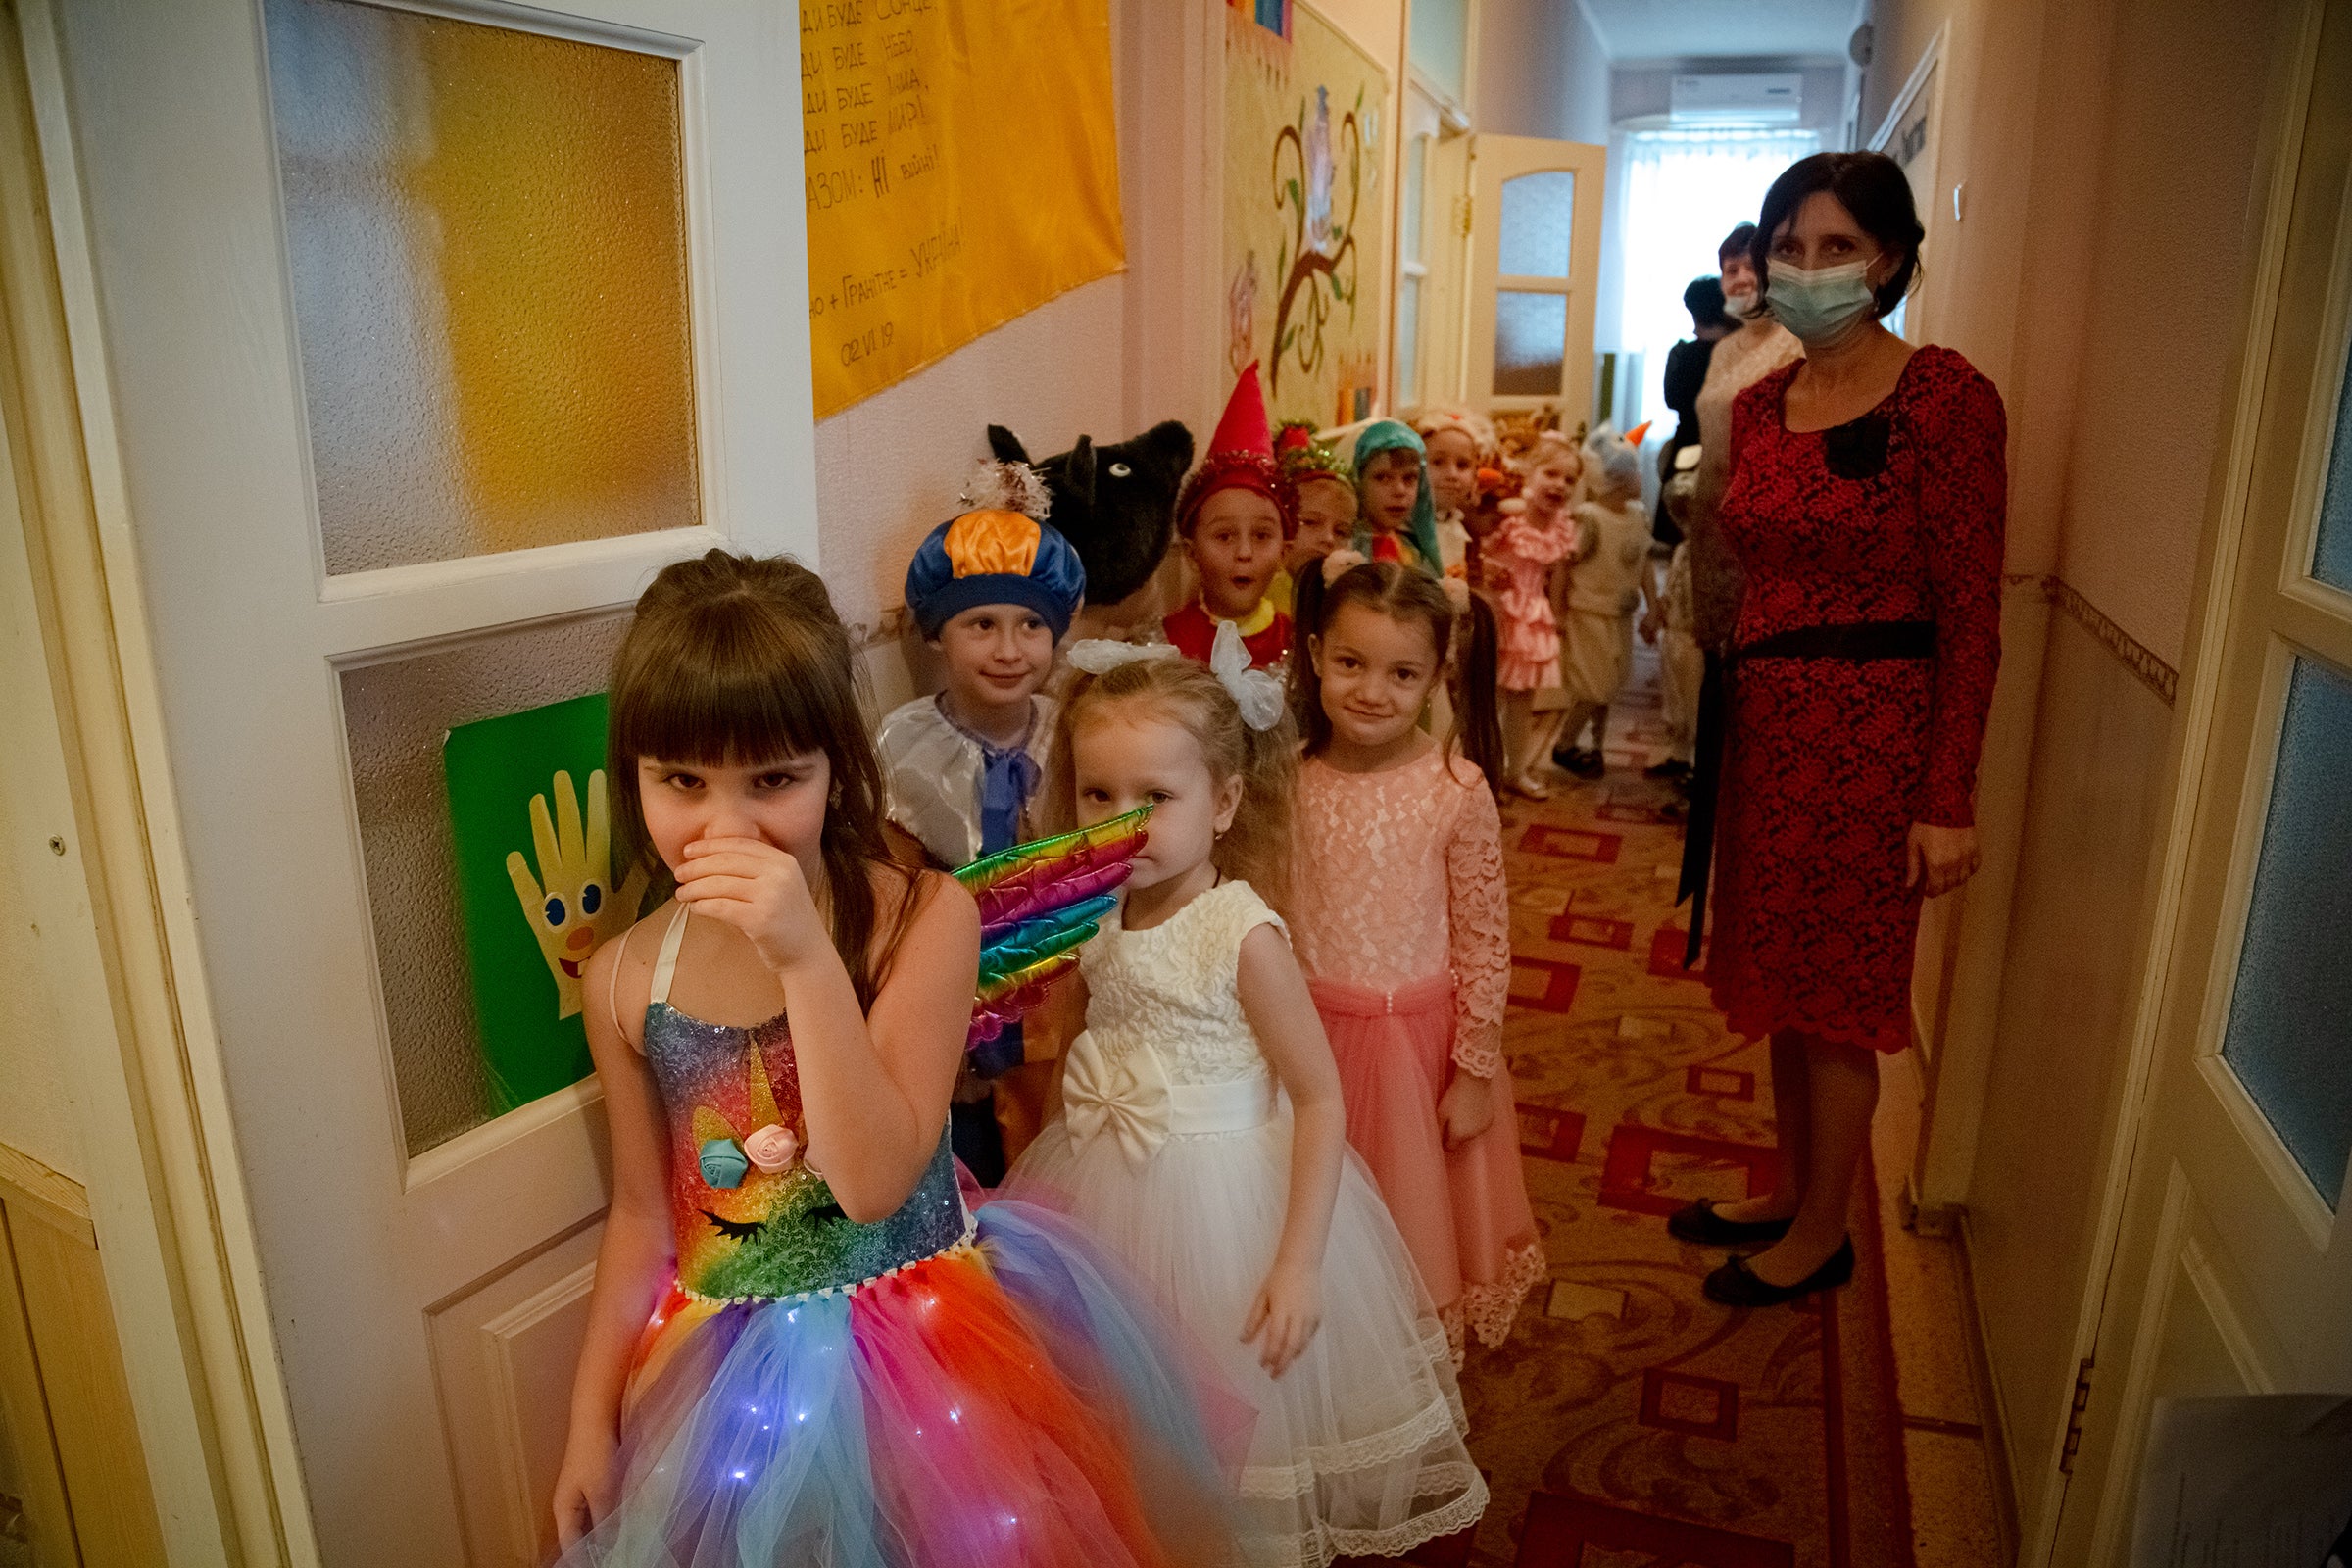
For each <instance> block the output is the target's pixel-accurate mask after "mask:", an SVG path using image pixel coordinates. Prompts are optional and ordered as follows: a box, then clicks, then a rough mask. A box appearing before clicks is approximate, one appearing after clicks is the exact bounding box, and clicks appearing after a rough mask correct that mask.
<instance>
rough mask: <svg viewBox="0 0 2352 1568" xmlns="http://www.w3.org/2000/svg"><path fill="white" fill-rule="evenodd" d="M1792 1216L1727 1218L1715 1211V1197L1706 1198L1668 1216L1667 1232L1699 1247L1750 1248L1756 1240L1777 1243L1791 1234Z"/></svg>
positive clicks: (1687, 1204)
mask: <svg viewBox="0 0 2352 1568" xmlns="http://www.w3.org/2000/svg"><path fill="white" fill-rule="evenodd" d="M1795 1223H1796V1222H1795V1221H1794V1220H1792V1219H1725V1218H1724V1217H1723V1216H1722V1215H1721V1214H1718V1213H1716V1212H1715V1200H1713V1199H1712V1198H1702V1199H1700V1200H1699V1201H1697V1202H1695V1203H1686V1204H1684V1205H1683V1206H1682V1207H1681V1208H1678V1209H1676V1210H1675V1211H1674V1212H1673V1213H1671V1214H1669V1215H1667V1216H1666V1234H1667V1235H1669V1236H1672V1237H1674V1238H1676V1239H1677V1240H1679V1241H1685V1242H1690V1243H1692V1244H1694V1245H1696V1246H1699V1247H1746V1246H1748V1245H1749V1244H1750V1243H1753V1242H1777V1241H1779V1240H1780V1239H1781V1238H1782V1237H1784V1236H1786V1235H1788V1234H1789V1226H1791V1225H1793V1224H1795Z"/></svg>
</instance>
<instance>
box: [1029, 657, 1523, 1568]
mask: <svg viewBox="0 0 2352 1568" xmlns="http://www.w3.org/2000/svg"><path fill="white" fill-rule="evenodd" d="M1218 643H1219V646H1218V647H1217V649H1216V650H1215V651H1214V653H1213V655H1212V659H1211V665H1210V667H1203V666H1201V664H1198V663H1195V662H1192V661H1189V660H1184V659H1178V658H1174V657H1168V656H1169V654H1170V653H1171V652H1172V651H1170V650H1166V649H1164V648H1132V647H1127V646H1124V645H1111V644H1097V643H1081V644H1079V645H1078V646H1077V647H1076V648H1074V649H1073V650H1072V652H1071V661H1072V662H1073V663H1075V664H1076V665H1078V667H1080V668H1081V669H1084V670H1087V671H1089V672H1090V674H1091V675H1092V678H1091V679H1085V680H1081V681H1080V682H1079V683H1078V684H1077V685H1076V686H1075V687H1074V688H1073V689H1072V691H1071V694H1070V697H1069V700H1068V704H1067V707H1066V708H1065V710H1064V713H1063V719H1062V725H1061V734H1062V746H1061V748H1060V750H1059V751H1058V753H1057V756H1058V758H1060V759H1061V760H1059V761H1057V764H1056V766H1057V770H1064V769H1066V778H1065V779H1057V781H1056V783H1057V787H1062V788H1067V789H1068V790H1069V791H1070V793H1071V795H1072V797H1073V799H1074V802H1075V807H1076V814H1077V816H1078V818H1079V820H1080V821H1081V822H1088V821H1100V820H1104V819H1107V818H1109V817H1111V816H1115V815H1118V814H1120V813H1121V812H1124V811H1127V810H1129V809H1133V808H1134V807H1136V806H1138V805H1141V804H1143V803H1145V802H1147V801H1150V802H1153V803H1155V804H1154V809H1153V814H1152V823H1151V838H1150V842H1149V843H1148V844H1147V845H1146V847H1145V849H1144V850H1143V852H1142V853H1141V854H1140V855H1139V856H1138V857H1137V859H1136V862H1135V870H1134V873H1133V875H1132V877H1131V879H1130V880H1129V882H1128V884H1127V889H1126V893H1125V902H1124V905H1123V907H1122V908H1121V909H1120V911H1119V912H1118V913H1116V914H1113V915H1110V916H1106V917H1105V918H1104V920H1103V929H1102V934H1101V935H1100V936H1098V937H1097V938H1096V939H1095V940H1094V941H1093V942H1092V943H1090V944H1089V945H1088V946H1087V948H1086V949H1085V950H1084V951H1083V953H1082V954H1081V956H1080V958H1079V973H1080V975H1081V976H1082V977H1083V979H1084V981H1085V984H1086V987H1087V1011H1086V1020H1087V1029H1086V1033H1084V1034H1082V1035H1080V1036H1079V1037H1078V1039H1077V1041H1076V1042H1074V1043H1073V1044H1072V1046H1071V1048H1070V1051H1069V1054H1068V1056H1067V1058H1066V1066H1065V1071H1064V1077H1063V1083H1062V1099H1063V1103H1064V1106H1065V1114H1064V1116H1063V1117H1062V1119H1060V1120H1057V1121H1055V1122H1053V1123H1051V1124H1050V1125H1048V1126H1047V1128H1046V1129H1045V1131H1044V1132H1043V1133H1041V1134H1040V1135H1039V1136H1038V1140H1037V1142H1036V1143H1034V1144H1032V1145H1031V1146H1030V1147H1029V1150H1028V1152H1026V1153H1025V1154H1023V1155H1022V1157H1021V1159H1020V1160H1019V1162H1018V1163H1017V1164H1016V1165H1015V1167H1014V1169H1013V1173H1012V1175H1011V1177H1010V1178H1009V1179H1008V1182H1007V1187H1008V1190H1010V1191H1016V1192H1022V1191H1028V1192H1038V1191H1042V1192H1046V1193H1052V1194H1055V1195H1058V1201H1059V1202H1060V1203H1061V1204H1063V1205H1066V1206H1067V1207H1068V1208H1069V1210H1070V1211H1071V1212H1072V1214H1073V1215H1074V1217H1075V1218H1077V1219H1078V1220H1080V1221H1081V1222H1082V1223H1084V1224H1086V1225H1087V1226H1088V1227H1089V1228H1090V1229H1091V1230H1092V1231H1093V1232H1094V1234H1095V1235H1096V1237H1097V1238H1098V1239H1100V1240H1101V1241H1103V1243H1105V1244H1106V1245H1108V1246H1109V1247H1110V1248H1111V1249H1112V1250H1114V1251H1116V1252H1118V1253H1121V1254H1122V1255H1123V1256H1124V1257H1125V1258H1126V1260H1127V1262H1128V1263H1129V1264H1130V1265H1131V1266H1132V1267H1133V1268H1134V1269H1135V1270H1136V1272H1137V1273H1138V1274H1139V1275H1140V1276H1141V1277H1142V1279H1143V1281H1144V1283H1145V1284H1146V1285H1148V1286H1149V1287H1151V1288H1152V1290H1154V1291H1155V1292H1156V1293H1157V1294H1158V1296H1159V1298H1160V1300H1161V1303H1162V1305H1163V1306H1165V1307H1166V1308H1167V1309H1169V1310H1170V1311H1171V1312H1172V1313H1174V1315H1175V1316H1176V1317H1177V1318H1178V1319H1179V1320H1180V1321H1181V1322H1182V1324H1183V1325H1184V1326H1185V1327H1186V1328H1187V1329H1188V1330H1189V1331H1190V1332H1191V1334H1192V1336H1193V1338H1194V1339H1195V1340H1197V1341H1198V1342H1199V1343H1200V1344H1201V1346H1202V1347H1203V1348H1205V1349H1206V1350H1207V1352H1208V1353H1209V1355H1210V1356H1211V1357H1212V1358H1214V1359H1215V1361H1216V1362H1217V1364H1218V1368H1219V1370H1220V1371H1221V1372H1222V1373H1223V1374H1224V1376H1225V1378H1226V1380H1227V1382H1228V1384H1229V1386H1230V1387H1231V1388H1232V1389H1233V1390H1234V1391H1235V1392H1236V1393H1238V1394H1239V1395H1240V1396H1241V1397H1243V1398H1244V1399H1245V1400H1247V1401H1248V1402H1249V1403H1250V1404H1251V1405H1252V1406H1253V1407H1254V1408H1255V1410H1256V1412H1257V1421H1256V1425H1255V1427H1254V1430H1253V1432H1252V1436H1251V1442H1250V1451H1249V1456H1248V1459H1247V1461H1246V1463H1245V1466H1244V1468H1243V1471H1242V1475H1241V1482H1240V1498H1239V1503H1238V1507H1239V1517H1238V1521H1237V1524H1238V1534H1239V1536H1240V1538H1241V1544H1242V1554H1243V1556H1244V1558H1245V1560H1246V1561H1248V1562H1249V1563H1250V1564H1251V1565H1252V1568H1321V1565H1323V1564H1325V1563H1328V1562H1329V1561H1330V1560H1331V1559H1332V1558H1333V1557H1335V1556H1341V1555H1380V1556H1400V1555H1402V1554H1403V1553H1404V1552H1406V1551H1409V1550H1411V1549H1412V1548H1413V1547H1414V1546H1416V1545H1418V1544H1421V1543H1423V1542H1425V1541H1428V1540H1430V1539H1432V1538H1435V1537H1438V1536H1443V1535H1449V1534H1452V1533H1454V1532H1456V1531H1460V1530H1463V1529H1466V1528H1468V1527H1469V1526H1470V1525H1472V1524H1474V1523H1475V1522H1476V1521H1477V1519H1478V1517H1479V1515H1480V1514H1481V1513H1482V1512H1483V1511H1484V1510H1485V1507H1486V1502H1487V1489H1486V1483H1485V1482H1484V1481H1483V1480H1482V1479H1481V1478H1480V1476H1479V1473H1478V1469H1477V1466H1476V1465H1475V1464H1473V1463H1472V1462H1471V1459H1470V1455H1469V1453H1468V1451H1467V1450H1466V1449H1465V1448H1464V1447H1463V1446H1462V1437H1461V1435H1462V1431H1463V1428H1464V1424H1465V1423H1464V1418H1463V1415H1462V1406H1461V1397H1460V1395H1459V1393H1458V1391H1457V1390H1456V1387H1455V1384H1454V1377H1453V1369H1452V1366H1451V1362H1450V1358H1449V1356H1448V1353H1447V1348H1446V1332H1445V1329H1444V1327H1443V1326H1442V1325H1441V1323H1440V1322H1439V1319H1438V1315H1437V1311H1436V1309H1435V1307H1434V1305H1433V1304H1432V1303H1431V1301H1430V1299H1429V1293H1428V1291H1427V1290H1426V1289H1425V1288H1424V1287H1423V1285H1422V1283H1421V1279H1420V1275H1419V1274H1418V1273H1417V1272H1416V1270H1415V1268H1414V1266H1413V1260H1412V1257H1411V1254H1410V1253H1408V1252H1407V1251H1406V1250H1405V1245H1404V1242H1403V1239H1402V1238H1401V1237H1400V1236H1398V1234H1397V1226H1396V1224H1395V1222H1394V1221H1392V1220H1391V1219H1390V1217H1389V1213H1388V1210H1387V1209H1386V1208H1385V1207H1384V1206H1382V1203H1381V1200H1380V1195H1379V1194H1378V1192H1377V1191H1376V1190H1375V1189H1374V1188H1373V1185H1372V1183H1371V1181H1370V1179H1369V1178H1368V1177H1367V1175H1366V1174H1365V1171H1364V1167H1363V1164H1362V1162H1361V1161H1360V1160H1358V1159H1356V1158H1355V1157H1353V1156H1352V1155H1351V1154H1349V1153H1348V1149H1347V1131H1346V1119H1345V1110H1344V1108H1343V1103H1342V1100H1341V1094H1340V1086H1339V1077H1338V1072H1337V1069H1336V1068H1335V1067H1334V1065H1333V1062H1332V1055H1331V1048H1330V1046H1329V1044H1328V1043H1327V1042H1326V1040H1325V1038H1324V1034H1323V1028H1322V1024H1321V1022H1320V1021H1319V1019H1318V1018H1317V1016H1316V1013H1315V1008H1314V1003H1313V1000H1312V998H1311V997H1310V996H1309V995H1308V992H1307V988H1306V981H1305V979H1304V977H1303V976H1302V975H1301V974H1300V972H1299V964H1298V961H1297V960H1296V959H1295V958H1294V957H1292V956H1291V950H1290V947H1289V944H1288V942H1287V941H1286V940H1285V934H1286V928H1285V927H1284V925H1283V922H1282V918H1281V916H1280V915H1278V914H1277V913H1275V911H1274V910H1273V909H1272V908H1271V907H1268V905H1267V903H1266V901H1265V900H1264V899H1262V898H1261V897H1259V895H1258V892H1257V891H1256V889H1254V888H1252V887H1251V885H1250V881H1248V880H1245V879H1243V874H1244V873H1246V874H1248V875H1252V876H1260V877H1266V878H1269V879H1270V880H1269V886H1270V887H1272V888H1275V889H1277V890H1279V888H1280V887H1281V886H1283V885H1284V884H1285V883H1286V882H1287V875H1286V873H1285V871H1284V869H1283V867H1284V864H1285V860H1286V851H1287V847H1288V843H1289V839H1290V832H1289V822H1290V802H1291V784H1292V779H1293V777H1294V775H1295V772H1296V749H1295V742H1294V739H1293V736H1292V733H1291V730H1290V725H1289V723H1288V720H1287V718H1286V717H1285V715H1284V712H1283V695H1282V691H1281V688H1280V686H1279V685H1278V684H1277V683H1276V682H1275V681H1274V680H1273V678H1272V677H1271V676H1268V675H1266V674H1265V673H1263V672H1262V671H1251V670H1250V669H1249V668H1248V657H1247V655H1246V654H1245V653H1244V652H1243V650H1242V649H1241V647H1240V640H1239V637H1238V635H1236V634H1234V633H1233V631H1232V628H1231V626H1230V625H1228V626H1226V627H1223V628H1220V630H1219V632H1218ZM1245 712H1246V713H1247V715H1248V716H1247V718H1245V716H1244V715H1245Z"/></svg>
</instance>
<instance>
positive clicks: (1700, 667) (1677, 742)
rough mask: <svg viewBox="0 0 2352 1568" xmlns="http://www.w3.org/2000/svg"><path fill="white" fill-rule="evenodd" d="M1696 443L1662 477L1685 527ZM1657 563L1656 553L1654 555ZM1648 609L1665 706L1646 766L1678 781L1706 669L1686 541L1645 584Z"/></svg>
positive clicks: (1686, 770)
mask: <svg viewBox="0 0 2352 1568" xmlns="http://www.w3.org/2000/svg"><path fill="white" fill-rule="evenodd" d="M1698 460H1699V449H1698V448H1696V447H1685V448H1683V450H1682V451H1680V452H1678V453H1676V454H1675V465H1674V467H1675V471H1674V473H1673V475H1672V476H1671V477H1669V478H1668V479H1667V481H1666V489H1665V492H1664V499H1665V502H1666V515H1667V516H1669V517H1671V518H1673V519H1674V522H1675V525H1676V526H1677V527H1680V528H1683V529H1685V530H1686V532H1687V531H1688V529H1689V524H1687V523H1685V522H1684V521H1683V519H1684V517H1686V516H1688V515H1690V511H1691V492H1692V491H1693V490H1695V489H1696V487H1697V479H1698ZM1652 564H1653V566H1654V564H1655V559H1654V558H1653V559H1652ZM1646 591H1648V592H1649V595H1650V601H1649V604H1650V608H1649V613H1647V614H1646V615H1643V616H1642V636H1644V637H1646V638H1651V639H1654V640H1655V641H1656V642H1657V645H1658V672H1659V685H1660V687H1661V693H1660V696H1661V699H1662V706H1663V707H1664V709H1665V715H1664V716H1665V727H1666V755H1665V757H1663V758H1662V759H1660V760H1658V761H1657V762H1656V763H1655V764H1654V765H1652V766H1651V767H1650V768H1649V769H1648V770H1647V771H1648V775H1649V776H1650V777H1651V778H1663V779H1671V780H1674V781H1676V782H1677V783H1680V782H1681V781H1683V780H1685V779H1688V778H1689V777H1690V776H1691V763H1692V762H1693V761H1694V760H1696V756H1697V744H1698V688H1699V684H1700V681H1701V680H1702V678H1703V677H1704V676H1705V674H1706V662H1707V661H1706V654H1705V652H1704V651H1703V650H1702V649H1700V647H1699V646H1698V632H1697V615H1696V610H1695V607H1694V606H1693V605H1692V603H1691V543H1690V541H1689V540H1688V539H1685V540H1684V541H1683V543H1681V544H1678V545H1676V546H1675V547H1674V556H1673V558H1672V559H1671V560H1670V561H1668V563H1667V564H1666V581H1665V586H1664V587H1663V588H1655V587H1653V588H1652V589H1650V590H1646Z"/></svg>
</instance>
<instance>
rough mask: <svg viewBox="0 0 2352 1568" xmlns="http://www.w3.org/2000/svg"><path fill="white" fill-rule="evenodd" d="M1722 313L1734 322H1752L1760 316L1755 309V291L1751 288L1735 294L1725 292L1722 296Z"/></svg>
mask: <svg viewBox="0 0 2352 1568" xmlns="http://www.w3.org/2000/svg"><path fill="white" fill-rule="evenodd" d="M1723 311H1724V314H1725V315H1726V316H1729V317H1730V318H1731V319H1733V320H1735V321H1752V320H1754V319H1756V318H1757V317H1758V316H1759V315H1761V314H1762V313H1761V312H1760V311H1758V310H1757V308H1756V291H1755V290H1754V289H1752V288H1750V289H1744V290H1742V291H1740V293H1737V294H1734V293H1731V292H1729V291H1727V292H1726V293H1725V294H1724V296H1723Z"/></svg>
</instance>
